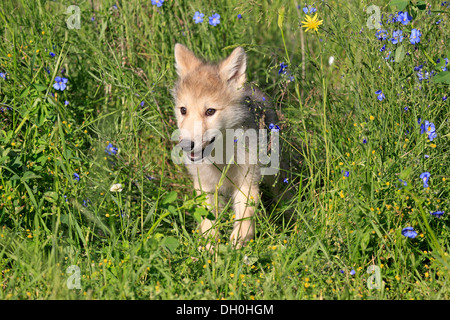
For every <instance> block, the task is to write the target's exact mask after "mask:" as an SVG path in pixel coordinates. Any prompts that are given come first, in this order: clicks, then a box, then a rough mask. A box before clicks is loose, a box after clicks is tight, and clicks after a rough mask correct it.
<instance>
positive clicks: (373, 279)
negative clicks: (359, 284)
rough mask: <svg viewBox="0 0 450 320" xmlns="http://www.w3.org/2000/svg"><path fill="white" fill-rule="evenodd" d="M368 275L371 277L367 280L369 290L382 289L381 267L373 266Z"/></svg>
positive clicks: (368, 270) (370, 267)
mask: <svg viewBox="0 0 450 320" xmlns="http://www.w3.org/2000/svg"><path fill="white" fill-rule="evenodd" d="M367 273H369V274H371V276H370V277H369V278H368V279H367V288H369V289H381V269H380V267H379V266H376V265H371V266H369V267H368V268H367Z"/></svg>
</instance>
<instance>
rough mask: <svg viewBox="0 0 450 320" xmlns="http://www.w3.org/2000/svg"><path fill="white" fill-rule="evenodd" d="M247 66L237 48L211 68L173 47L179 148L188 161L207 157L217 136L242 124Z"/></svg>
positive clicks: (185, 51) (187, 52)
mask: <svg viewBox="0 0 450 320" xmlns="http://www.w3.org/2000/svg"><path fill="white" fill-rule="evenodd" d="M246 66H247V62H246V55H245V52H244V50H243V49H242V48H240V47H237V48H236V49H234V51H233V52H232V53H231V55H230V56H228V57H227V58H226V59H225V60H223V61H222V62H220V63H219V64H210V63H206V62H204V61H202V60H201V59H199V58H197V57H196V56H195V55H194V53H193V52H192V51H190V50H189V49H188V48H186V47H185V46H183V45H181V44H178V43H177V44H176V45H175V68H176V71H177V73H178V77H179V78H178V82H177V84H176V86H175V88H174V89H173V96H174V99H175V115H176V118H177V124H178V128H179V129H180V132H181V133H180V138H179V139H180V146H181V148H182V149H183V150H184V151H185V152H186V153H187V154H188V156H189V158H190V159H191V160H193V161H195V160H199V159H202V158H203V157H204V156H207V154H205V153H206V152H205V148H207V147H208V146H210V145H212V143H213V142H214V141H215V140H216V138H217V137H218V136H219V133H222V134H223V133H224V132H225V129H232V128H234V127H236V126H238V125H239V124H240V123H241V122H242V121H243V116H244V115H243V111H242V110H241V107H240V106H241V101H242V99H243V96H244V90H243V86H244V83H245V80H246V77H245V70H246ZM208 149H211V148H208Z"/></svg>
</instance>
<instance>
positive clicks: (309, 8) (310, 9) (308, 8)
mask: <svg viewBox="0 0 450 320" xmlns="http://www.w3.org/2000/svg"><path fill="white" fill-rule="evenodd" d="M302 10H303V12H304V13H305V14H308V13H309V14H311V13H314V12H316V11H317V9H316V8H314V7H313V6H305V7H304V8H303V9H302Z"/></svg>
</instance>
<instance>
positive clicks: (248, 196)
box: [230, 184, 259, 248]
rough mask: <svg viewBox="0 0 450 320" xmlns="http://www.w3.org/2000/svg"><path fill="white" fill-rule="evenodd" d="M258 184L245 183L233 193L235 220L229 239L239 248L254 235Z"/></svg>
mask: <svg viewBox="0 0 450 320" xmlns="http://www.w3.org/2000/svg"><path fill="white" fill-rule="evenodd" d="M258 197H259V186H258V184H253V185H245V186H243V187H241V188H240V189H239V190H236V192H235V194H234V211H235V222H234V226H233V232H232V233H231V237H230V240H231V241H232V243H233V245H234V247H235V248H240V247H242V246H243V245H245V244H246V243H247V242H248V241H250V240H251V239H253V237H254V236H255V221H254V217H253V216H254V214H255V207H256V204H257V203H258Z"/></svg>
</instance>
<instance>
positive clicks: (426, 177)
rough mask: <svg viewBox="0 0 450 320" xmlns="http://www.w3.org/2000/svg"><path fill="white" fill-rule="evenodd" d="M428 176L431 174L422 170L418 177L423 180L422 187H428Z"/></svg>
mask: <svg viewBox="0 0 450 320" xmlns="http://www.w3.org/2000/svg"><path fill="white" fill-rule="evenodd" d="M430 176H431V174H430V173H429V172H423V173H422V174H421V175H420V179H422V181H423V187H424V188H428V187H429V185H428V181H429V180H430Z"/></svg>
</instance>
